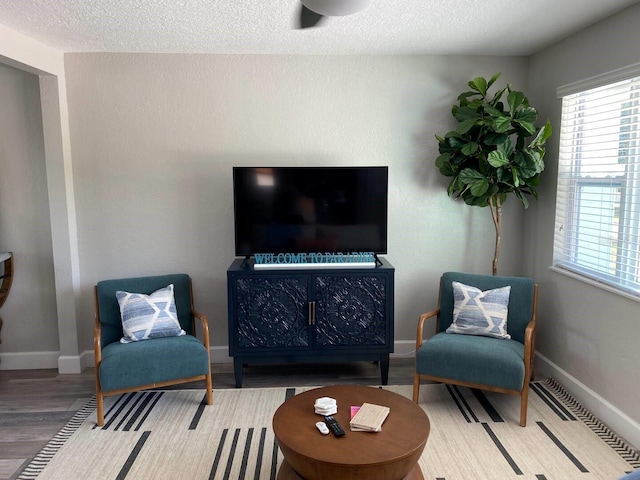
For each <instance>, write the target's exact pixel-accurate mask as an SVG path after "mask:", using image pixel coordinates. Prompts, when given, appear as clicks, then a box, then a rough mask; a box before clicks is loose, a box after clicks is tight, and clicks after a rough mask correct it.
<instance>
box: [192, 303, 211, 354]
mask: <svg viewBox="0 0 640 480" xmlns="http://www.w3.org/2000/svg"><path fill="white" fill-rule="evenodd" d="M191 315H193V318H197V319H199V320H200V322H201V323H202V336H203V337H204V338H203V339H202V341H203V342H204V346H205V347H206V349H207V352H208V351H209V320H208V319H207V316H206V315H205V314H204V313H200V312H199V311H198V310H195V309H191ZM193 333H194V334H195V330H194V332H193Z"/></svg>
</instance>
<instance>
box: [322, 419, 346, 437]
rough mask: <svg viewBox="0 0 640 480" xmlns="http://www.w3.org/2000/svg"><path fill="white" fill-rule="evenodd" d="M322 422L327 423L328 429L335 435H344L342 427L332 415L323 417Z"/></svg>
mask: <svg viewBox="0 0 640 480" xmlns="http://www.w3.org/2000/svg"><path fill="white" fill-rule="evenodd" d="M324 423H326V424H327V427H329V430H331V431H332V432H333V434H334V435H335V436H336V437H341V436H343V435H344V430H343V429H342V427H341V426H340V424H339V423H338V421H337V420H336V419H335V418H334V417H333V415H328V416H326V417H324Z"/></svg>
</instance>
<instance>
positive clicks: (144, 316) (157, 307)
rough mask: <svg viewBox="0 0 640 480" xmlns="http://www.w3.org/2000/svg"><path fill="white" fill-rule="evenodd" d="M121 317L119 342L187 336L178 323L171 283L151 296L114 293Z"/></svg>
mask: <svg viewBox="0 0 640 480" xmlns="http://www.w3.org/2000/svg"><path fill="white" fill-rule="evenodd" d="M116 298H117V299H118V303H119V304H120V315H121V318H122V332H123V334H124V337H123V338H121V339H120V342H122V343H130V342H137V341H140V340H147V339H149V338H158V337H177V336H181V335H186V332H185V331H184V330H183V329H182V327H181V326H180V322H178V313H177V311H176V302H175V299H174V298H173V284H170V285H168V286H167V287H165V288H161V289H160V290H156V291H155V292H153V293H152V294H151V295H144V294H142V293H129V292H122V291H117V292H116Z"/></svg>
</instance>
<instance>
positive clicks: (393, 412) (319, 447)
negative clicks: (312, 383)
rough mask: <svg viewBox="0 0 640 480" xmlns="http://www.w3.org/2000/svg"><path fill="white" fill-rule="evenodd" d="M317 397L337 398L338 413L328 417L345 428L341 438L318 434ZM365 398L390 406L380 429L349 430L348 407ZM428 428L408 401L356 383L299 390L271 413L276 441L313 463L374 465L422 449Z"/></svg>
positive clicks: (421, 414) (424, 416) (419, 411)
mask: <svg viewBox="0 0 640 480" xmlns="http://www.w3.org/2000/svg"><path fill="white" fill-rule="evenodd" d="M320 397H331V398H335V399H336V401H337V403H338V412H337V413H336V414H335V415H333V416H334V417H335V419H336V420H337V421H338V422H339V423H340V425H341V426H342V428H343V429H344V430H345V432H346V435H344V436H343V437H335V436H334V435H333V434H332V433H329V435H322V434H321V433H320V432H319V431H318V429H317V428H316V425H315V424H316V422H318V421H320V420H323V417H322V416H321V415H317V414H316V413H315V411H314V403H315V400H316V399H317V398H320ZM365 402H368V403H374V404H377V405H384V406H386V407H389V409H390V411H389V415H388V417H387V418H386V420H385V421H384V423H383V424H382V431H381V432H353V431H351V430H349V420H350V417H351V408H350V407H351V406H360V405H362V404H363V403H365ZM429 429H430V424H429V418H428V417H427V414H426V413H425V412H424V410H422V408H421V407H420V406H418V405H416V404H415V403H414V402H413V401H411V400H409V399H408V398H405V397H403V396H402V395H398V394H396V393H393V392H390V391H388V390H384V389H381V388H374V387H365V386H359V385H335V386H329V387H321V388H317V389H312V390H308V391H306V392H302V393H300V394H298V395H296V396H294V397H291V398H289V399H288V400H287V401H285V402H284V403H283V404H282V405H281V406H280V407H279V408H278V410H277V411H276V413H275V414H274V416H273V430H274V433H275V436H276V438H277V439H278V442H279V443H280V444H281V445H284V446H285V447H286V448H289V449H291V450H293V451H295V452H296V453H297V454H298V455H301V456H304V457H307V458H309V459H312V460H313V461H317V462H325V463H331V464H337V465H351V466H357V465H362V466H370V465H379V464H385V463H389V462H396V461H398V460H399V459H402V458H405V457H409V456H411V455H415V454H416V453H418V451H419V453H421V452H422V450H423V449H424V446H425V444H426V442H427V438H428V437H429ZM419 453H418V454H419Z"/></svg>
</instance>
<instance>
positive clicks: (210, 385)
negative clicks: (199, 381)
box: [206, 372, 213, 405]
mask: <svg viewBox="0 0 640 480" xmlns="http://www.w3.org/2000/svg"><path fill="white" fill-rule="evenodd" d="M206 383H207V405H211V404H213V381H212V380H211V372H209V375H207V380H206Z"/></svg>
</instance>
